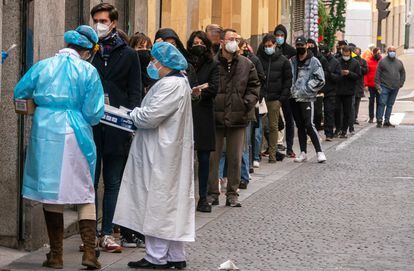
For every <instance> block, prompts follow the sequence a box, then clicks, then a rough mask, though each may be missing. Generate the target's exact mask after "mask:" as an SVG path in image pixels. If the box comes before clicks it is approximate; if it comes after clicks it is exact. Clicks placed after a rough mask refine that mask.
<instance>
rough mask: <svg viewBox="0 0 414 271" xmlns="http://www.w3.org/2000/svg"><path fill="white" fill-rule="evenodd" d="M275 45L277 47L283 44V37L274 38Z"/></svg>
mask: <svg viewBox="0 0 414 271" xmlns="http://www.w3.org/2000/svg"><path fill="white" fill-rule="evenodd" d="M276 43H277V44H278V45H282V44H283V43H285V38H283V37H276Z"/></svg>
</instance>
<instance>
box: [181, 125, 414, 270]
mask: <svg viewBox="0 0 414 271" xmlns="http://www.w3.org/2000/svg"><path fill="white" fill-rule="evenodd" d="M365 129H367V128H365ZM413 136H414V127H399V128H398V129H376V128H371V129H370V130H368V131H367V133H366V134H365V135H364V137H361V138H359V139H357V140H356V141H354V142H353V144H352V145H348V146H346V147H344V148H342V146H341V145H339V147H338V146H336V147H333V148H331V149H330V150H329V151H328V152H327V154H328V157H329V162H328V163H327V164H325V165H319V164H316V163H315V162H314V161H313V162H309V163H307V164H305V165H303V166H301V167H299V168H298V169H296V170H295V171H294V172H292V173H291V174H288V175H286V176H285V177H284V178H282V179H280V180H279V181H277V182H275V183H273V184H271V185H269V186H268V187H267V188H266V189H263V190H262V191H260V192H258V193H256V194H255V195H254V196H252V197H250V198H249V199H247V200H246V201H245V202H244V206H243V208H241V209H234V210H230V211H228V212H226V213H225V214H224V215H222V216H221V217H219V218H217V219H216V220H214V222H212V223H210V224H208V225H207V226H206V227H204V228H203V229H202V230H200V231H199V233H198V241H197V242H196V243H194V244H193V245H190V246H189V248H190V249H189V258H190V259H191V270H214V269H215V268H217V266H218V265H219V264H220V263H221V262H224V261H225V260H227V259H232V260H233V261H235V262H236V264H237V266H238V267H239V268H240V269H241V270H413V266H414V260H413V258H412V254H413V250H414V244H413V238H414V231H413V228H414V214H413V212H412V209H413V208H414V201H413V196H412V195H413V194H414V182H413V181H414V167H413V164H412V161H413V159H414V153H413V150H414V142H410V141H407V140H406V139H407V138H412V137H413ZM390 139H392V140H390ZM336 149H339V150H336ZM396 150H398V155H397V153H396ZM271 177H272V176H271V175H270V176H267V177H266V178H271Z"/></svg>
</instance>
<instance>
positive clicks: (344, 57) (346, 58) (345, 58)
mask: <svg viewBox="0 0 414 271" xmlns="http://www.w3.org/2000/svg"><path fill="white" fill-rule="evenodd" d="M342 59H343V60H345V61H348V60H350V59H351V57H350V56H343V57H342Z"/></svg>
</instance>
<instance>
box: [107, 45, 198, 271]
mask: <svg viewBox="0 0 414 271" xmlns="http://www.w3.org/2000/svg"><path fill="white" fill-rule="evenodd" d="M151 55H152V57H153V60H152V61H151V62H150V64H149V65H148V67H147V71H148V75H149V76H150V77H151V78H152V79H154V80H158V81H157V83H155V84H154V85H153V86H152V87H151V89H150V90H149V92H148V93H147V95H146V96H145V98H144V100H143V101H142V103H141V107H137V108H135V109H134V110H133V111H132V112H131V114H130V116H131V118H132V120H133V121H134V123H135V126H136V127H137V128H138V129H137V131H136V133H135V137H134V140H133V141H132V144H131V149H130V153H129V157H128V161H127V164H126V167H125V171H124V175H123V178H122V183H121V189H120V191H119V196H118V202H117V205H116V211H115V217H114V223H115V224H118V225H121V226H124V227H127V228H129V229H132V230H135V231H137V232H140V233H142V234H144V235H145V245H146V252H147V254H146V256H145V258H143V259H141V260H139V261H137V262H129V263H128V266H129V267H132V268H138V269H143V268H144V269H158V268H176V269H182V268H185V266H186V265H187V263H186V257H185V251H184V242H193V241H194V238H195V202H194V172H193V164H194V161H193V154H194V149H193V118H192V110H191V88H190V85H189V83H188V79H187V77H186V76H185V75H184V74H183V71H185V70H186V69H187V61H186V59H185V58H184V56H183V55H182V54H181V53H180V51H178V49H177V48H175V47H174V46H173V45H171V44H170V43H167V42H157V43H155V44H154V46H153V47H152V50H151Z"/></svg>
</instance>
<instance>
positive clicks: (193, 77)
mask: <svg viewBox="0 0 414 271" xmlns="http://www.w3.org/2000/svg"><path fill="white" fill-rule="evenodd" d="M157 39H162V40H166V39H174V40H175V43H176V44H177V49H178V50H179V51H180V52H181V54H183V56H184V57H185V58H186V59H187V62H188V68H187V70H186V72H187V77H188V81H189V82H190V86H191V87H192V88H193V87H195V86H198V80H197V74H196V71H195V69H194V66H193V65H191V64H190V60H191V59H190V54H189V53H188V51H187V50H186V49H185V48H184V45H183V43H182V42H181V40H180V37H178V35H177V33H176V32H175V31H174V30H173V29H171V28H161V29H159V30H158V31H157V33H156V34H155V40H154V41H157Z"/></svg>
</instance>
